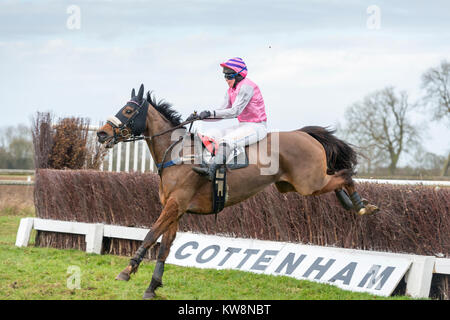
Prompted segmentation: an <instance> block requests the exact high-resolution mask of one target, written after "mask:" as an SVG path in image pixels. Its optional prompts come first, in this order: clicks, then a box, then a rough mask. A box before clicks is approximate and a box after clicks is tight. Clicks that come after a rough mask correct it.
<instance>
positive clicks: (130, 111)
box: [125, 109, 133, 114]
mask: <svg viewBox="0 0 450 320" xmlns="http://www.w3.org/2000/svg"><path fill="white" fill-rule="evenodd" d="M132 112H133V110H130V109H128V110H127V111H125V113H126V114H131V113H132Z"/></svg>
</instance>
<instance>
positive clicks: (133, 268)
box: [116, 199, 178, 281]
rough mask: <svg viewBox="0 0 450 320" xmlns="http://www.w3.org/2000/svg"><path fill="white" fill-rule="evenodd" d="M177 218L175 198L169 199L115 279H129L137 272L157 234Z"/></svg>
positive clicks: (165, 229) (164, 230) (160, 233)
mask: <svg viewBox="0 0 450 320" xmlns="http://www.w3.org/2000/svg"><path fill="white" fill-rule="evenodd" d="M177 220H178V204H177V203H176V201H175V200H173V199H169V200H168V201H167V203H166V205H165V207H164V209H163V211H162V212H161V215H160V216H159V218H158V220H156V222H155V223H154V224H153V225H152V227H151V228H150V231H149V232H148V233H147V235H146V236H145V239H144V241H143V242H142V244H141V246H140V247H139V248H138V250H137V251H136V253H135V255H134V256H133V258H131V259H130V264H129V265H128V266H127V267H126V268H125V269H123V270H122V272H120V273H119V275H118V276H117V277H116V280H124V281H128V280H130V275H131V274H133V273H135V272H137V269H138V268H139V264H140V263H141V262H142V260H143V259H144V257H145V254H146V253H147V251H148V249H150V248H151V247H152V246H153V245H154V244H155V242H156V240H157V239H158V238H159V236H161V235H162V234H163V233H165V232H166V231H167V230H168V228H169V226H170V225H171V224H173V223H174V222H176V221H177Z"/></svg>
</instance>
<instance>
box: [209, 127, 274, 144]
mask: <svg viewBox="0 0 450 320" xmlns="http://www.w3.org/2000/svg"><path fill="white" fill-rule="evenodd" d="M266 136H267V123H266V122H239V123H238V124H236V125H233V126H231V127H228V128H224V129H221V130H219V132H218V133H215V134H214V138H215V139H216V140H217V141H218V142H219V143H220V142H226V143H227V144H228V145H229V146H231V147H232V148H235V147H245V146H248V145H250V144H253V143H256V142H258V141H260V140H262V139H264V138H265V137H266Z"/></svg>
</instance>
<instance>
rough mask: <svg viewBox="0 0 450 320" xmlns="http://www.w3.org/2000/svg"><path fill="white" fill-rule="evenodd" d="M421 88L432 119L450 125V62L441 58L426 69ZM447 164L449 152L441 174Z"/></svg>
mask: <svg viewBox="0 0 450 320" xmlns="http://www.w3.org/2000/svg"><path fill="white" fill-rule="evenodd" d="M422 88H423V89H424V90H425V91H426V94H425V96H424V98H423V102H424V105H425V106H426V107H427V108H430V110H431V112H432V115H431V116H432V119H433V120H435V121H444V122H447V124H449V125H450V63H449V62H448V61H447V60H442V61H441V63H440V65H438V66H437V67H434V68H430V69H428V70H427V71H426V72H425V73H424V74H423V75H422ZM449 166H450V152H449V154H448V156H447V160H446V162H445V164H444V166H443V168H442V171H441V175H442V176H445V175H446V174H447V172H448V168H449Z"/></svg>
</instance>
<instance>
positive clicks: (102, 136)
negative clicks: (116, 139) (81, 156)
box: [97, 130, 109, 143]
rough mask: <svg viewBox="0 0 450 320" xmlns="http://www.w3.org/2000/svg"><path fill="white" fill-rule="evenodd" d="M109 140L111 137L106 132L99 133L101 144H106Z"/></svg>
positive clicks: (98, 137)
mask: <svg viewBox="0 0 450 320" xmlns="http://www.w3.org/2000/svg"><path fill="white" fill-rule="evenodd" d="M108 138H109V135H108V134H107V133H106V131H103V130H101V131H97V139H98V142H100V143H105V142H106V140H107V139H108Z"/></svg>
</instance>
